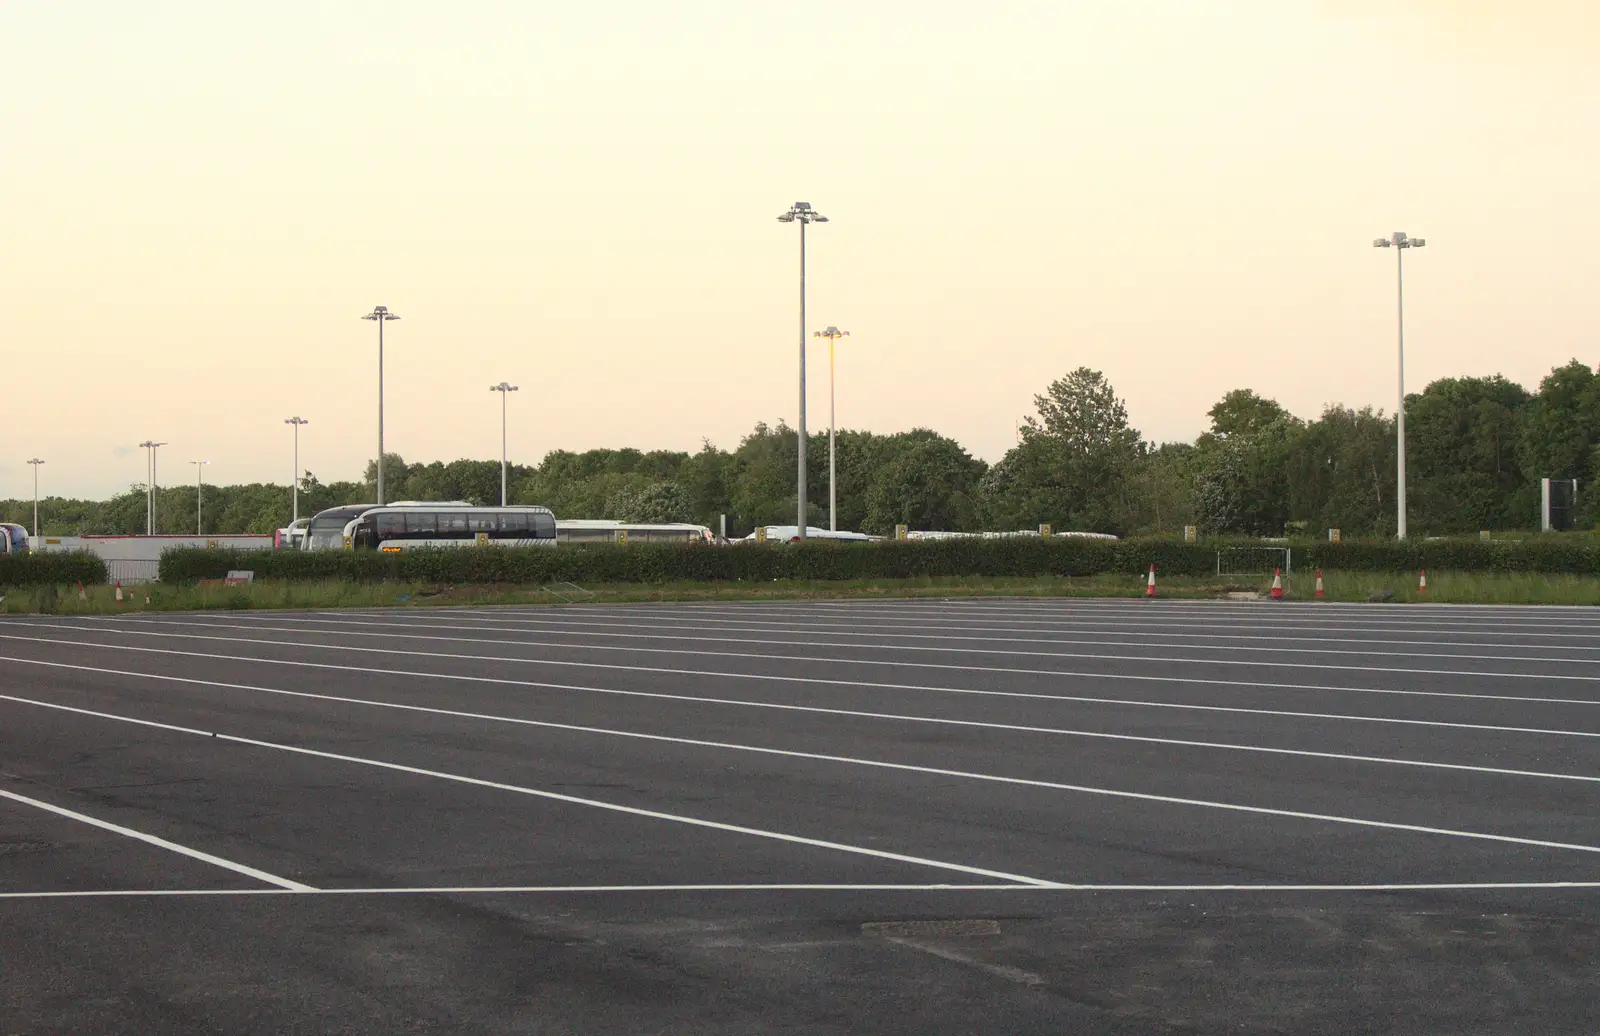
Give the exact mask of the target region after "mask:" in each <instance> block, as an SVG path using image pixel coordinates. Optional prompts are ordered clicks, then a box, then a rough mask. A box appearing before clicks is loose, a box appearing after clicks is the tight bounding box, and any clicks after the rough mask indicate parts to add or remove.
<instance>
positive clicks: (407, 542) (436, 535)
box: [344, 505, 556, 551]
mask: <svg viewBox="0 0 1600 1036" xmlns="http://www.w3.org/2000/svg"><path fill="white" fill-rule="evenodd" d="M344 535H345V536H348V537H349V538H350V546H351V547H352V548H353V549H355V550H386V551H399V550H416V549H418V548H420V547H471V546H474V545H477V544H482V545H485V546H489V545H492V546H496V547H547V546H554V545H555V542H556V516H555V515H553V514H551V513H550V510H549V509H548V508H545V507H452V506H449V505H443V506H439V507H418V506H408V507H374V508H372V509H371V510H369V511H366V512H364V513H363V514H362V515H361V516H360V517H359V518H355V519H353V520H351V521H350V523H349V524H347V525H346V526H345V531H344Z"/></svg>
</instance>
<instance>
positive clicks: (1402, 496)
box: [1372, 230, 1428, 540]
mask: <svg viewBox="0 0 1600 1036" xmlns="http://www.w3.org/2000/svg"><path fill="white" fill-rule="evenodd" d="M1427 243H1428V242H1426V241H1424V240H1423V239H1422V238H1420V237H1406V235H1405V233H1404V231H1400V230H1396V231H1395V232H1394V233H1393V234H1391V235H1390V236H1389V237H1380V238H1378V239H1377V240H1376V241H1374V242H1372V247H1373V248H1392V249H1394V250H1395V251H1394V259H1395V265H1394V274H1395V307H1396V314H1397V317H1398V320H1399V332H1400V405H1399V406H1398V407H1397V408H1396V409H1395V439H1396V441H1397V443H1398V446H1397V447H1396V454H1395V457H1396V465H1397V466H1396V469H1395V483H1396V487H1397V488H1396V490H1395V505H1394V506H1395V514H1396V516H1397V517H1396V521H1395V538H1396V539H1401V540H1403V539H1405V538H1406V263H1405V255H1406V249H1408V248H1421V247H1422V246H1424V245H1426V244H1427Z"/></svg>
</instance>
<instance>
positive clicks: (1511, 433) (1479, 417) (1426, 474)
mask: <svg viewBox="0 0 1600 1036" xmlns="http://www.w3.org/2000/svg"><path fill="white" fill-rule="evenodd" d="M1528 400H1529V396H1528V393H1527V391H1526V390H1524V389H1523V388H1522V386H1520V385H1516V384H1513V383H1512V382H1509V381H1507V380H1506V379H1505V378H1503V377H1500V376H1499V375H1496V376H1495V377H1492V378H1444V379H1442V380H1439V381H1436V382H1434V383H1433V384H1431V385H1429V386H1428V387H1427V388H1426V389H1424V390H1423V391H1422V392H1421V393H1420V394H1419V395H1412V396H1408V397H1406V450H1407V457H1406V459H1407V462H1408V465H1407V466H1408V468H1409V471H1408V473H1407V476H1408V477H1407V481H1408V489H1409V490H1410V494H1411V495H1412V497H1413V499H1414V501H1415V504H1414V509H1413V511H1412V514H1413V515H1414V516H1415V517H1414V521H1415V523H1416V524H1417V525H1418V526H1419V530H1418V531H1426V532H1430V533H1435V534H1440V533H1463V532H1474V531H1476V530H1478V529H1510V528H1527V527H1529V526H1530V525H1532V524H1533V523H1534V522H1535V521H1536V520H1537V511H1538V488H1537V485H1536V484H1534V485H1530V484H1529V483H1528V481H1527V480H1526V479H1525V478H1524V476H1523V473H1522V467H1521V465H1520V464H1518V462H1517V456H1516V455H1517V442H1518V433H1519V431H1520V430H1521V427H1522V425H1523V419H1522V414H1521V411H1522V409H1523V408H1524V407H1525V406H1526V405H1527V404H1528Z"/></svg>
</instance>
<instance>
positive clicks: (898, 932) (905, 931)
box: [861, 918, 1000, 939]
mask: <svg viewBox="0 0 1600 1036" xmlns="http://www.w3.org/2000/svg"><path fill="white" fill-rule="evenodd" d="M861 934H862V935H876V936H878V937H880V938H884V939H954V938H958V937H961V936H968V935H999V934H1000V922H999V921H991V920H988V919H986V918H980V919H977V920H961V921H868V922H866V923H865V924H863V925H862V926H861Z"/></svg>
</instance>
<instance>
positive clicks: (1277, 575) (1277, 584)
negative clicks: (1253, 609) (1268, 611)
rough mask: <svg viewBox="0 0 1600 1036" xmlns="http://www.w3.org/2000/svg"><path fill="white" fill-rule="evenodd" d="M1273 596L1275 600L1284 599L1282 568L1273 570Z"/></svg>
mask: <svg viewBox="0 0 1600 1036" xmlns="http://www.w3.org/2000/svg"><path fill="white" fill-rule="evenodd" d="M1271 596H1272V599H1273V600H1274V601H1281V600H1283V569H1281V568H1275V569H1273V570H1272V595H1271Z"/></svg>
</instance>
